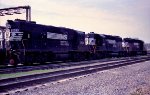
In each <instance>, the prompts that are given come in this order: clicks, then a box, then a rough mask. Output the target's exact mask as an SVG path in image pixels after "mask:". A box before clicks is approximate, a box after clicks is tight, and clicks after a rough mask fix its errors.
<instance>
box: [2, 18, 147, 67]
mask: <svg viewBox="0 0 150 95" xmlns="http://www.w3.org/2000/svg"><path fill="white" fill-rule="evenodd" d="M134 41H136V42H134ZM123 42H125V43H126V44H125V45H124V47H123V46H122V43H123ZM132 44H134V45H135V46H136V47H138V48H134V47H132V48H131V46H132ZM2 50H3V52H4V53H0V54H1V56H3V59H4V60H3V61H5V62H6V61H7V62H8V63H10V64H13V65H17V64H18V63H23V64H24V65H29V64H32V63H37V62H38V63H44V62H51V61H67V60H72V61H80V60H90V59H99V58H106V57H122V56H128V55H131V54H134V55H137V54H146V50H144V42H143V41H141V40H135V39H130V38H125V39H122V38H121V37H119V36H112V35H105V34H97V33H94V32H90V33H88V34H85V32H82V31H77V30H74V29H69V28H65V27H55V26H50V25H42V24H37V23H36V22H34V21H25V20H20V19H15V20H14V21H13V20H8V21H7V24H6V31H5V47H4V48H3V49H2ZM7 62H6V63H7Z"/></svg>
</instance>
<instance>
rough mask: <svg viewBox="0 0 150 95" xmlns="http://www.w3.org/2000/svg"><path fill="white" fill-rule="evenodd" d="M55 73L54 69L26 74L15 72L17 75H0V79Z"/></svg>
mask: <svg viewBox="0 0 150 95" xmlns="http://www.w3.org/2000/svg"><path fill="white" fill-rule="evenodd" d="M53 71H56V70H54V69H49V70H33V71H27V72H17V73H10V74H0V79H7V78H15V77H21V76H27V75H33V74H41V73H47V72H53Z"/></svg>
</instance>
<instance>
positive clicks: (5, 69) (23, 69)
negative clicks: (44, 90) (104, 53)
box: [0, 57, 137, 74]
mask: <svg viewBox="0 0 150 95" xmlns="http://www.w3.org/2000/svg"><path fill="white" fill-rule="evenodd" d="M131 58H132V59H134V58H137V57H126V58H109V59H108V58H106V59H100V60H90V61H81V62H66V63H63V62H53V63H49V64H36V65H34V66H17V67H3V68H0V74H6V73H16V72H26V71H32V70H44V69H56V68H64V67H71V66H81V65H87V64H91V63H97V62H109V61H117V60H127V59H131Z"/></svg>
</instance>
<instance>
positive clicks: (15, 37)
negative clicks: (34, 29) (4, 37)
mask: <svg viewBox="0 0 150 95" xmlns="http://www.w3.org/2000/svg"><path fill="white" fill-rule="evenodd" d="M22 36H23V32H20V31H19V29H11V32H10V41H21V40H22Z"/></svg>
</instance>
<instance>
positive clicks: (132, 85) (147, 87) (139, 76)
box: [9, 61, 150, 95]
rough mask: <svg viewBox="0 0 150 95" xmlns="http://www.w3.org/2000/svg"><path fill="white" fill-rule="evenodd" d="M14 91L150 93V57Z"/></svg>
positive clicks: (40, 94)
mask: <svg viewBox="0 0 150 95" xmlns="http://www.w3.org/2000/svg"><path fill="white" fill-rule="evenodd" d="M9 94H10V95H150V61H146V62H142V63H137V64H133V65H128V66H124V67H119V68H115V69H111V70H104V71H100V72H97V73H93V74H89V75H86V76H80V77H76V78H71V79H65V80H60V81H57V82H53V83H46V84H43V85H39V86H35V87H30V88H28V89H26V90H21V91H17V92H15V91H14V92H10V93H9Z"/></svg>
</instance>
